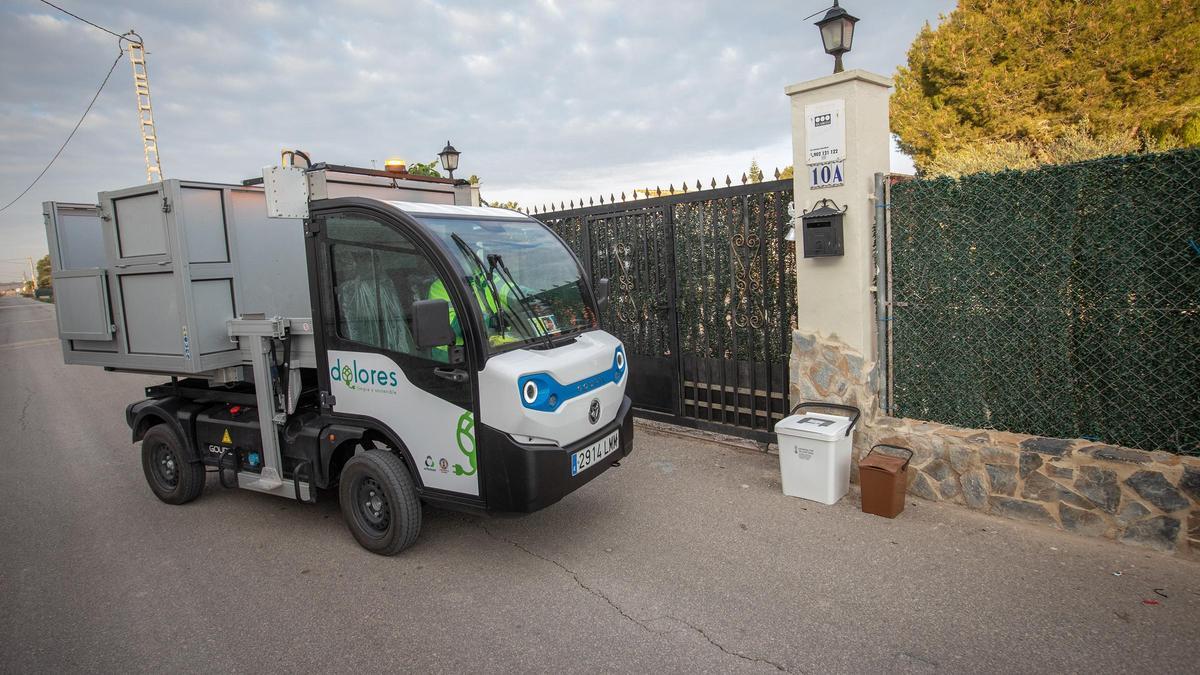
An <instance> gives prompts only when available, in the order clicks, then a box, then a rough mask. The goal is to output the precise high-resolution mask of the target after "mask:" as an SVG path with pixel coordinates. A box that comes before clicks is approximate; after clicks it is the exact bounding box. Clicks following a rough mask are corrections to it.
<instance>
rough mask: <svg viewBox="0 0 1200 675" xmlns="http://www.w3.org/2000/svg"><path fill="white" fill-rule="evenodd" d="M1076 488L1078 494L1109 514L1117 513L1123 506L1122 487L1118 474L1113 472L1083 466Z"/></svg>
mask: <svg viewBox="0 0 1200 675" xmlns="http://www.w3.org/2000/svg"><path fill="white" fill-rule="evenodd" d="M1074 486H1075V491H1076V492H1078V493H1079V494H1081V495H1083V496H1084V497H1087V498H1088V499H1089V500H1091V502H1092V503H1093V504H1095V505H1096V506H1099V507H1100V508H1102V509H1104V510H1105V511H1107V512H1108V513H1116V512H1117V507H1119V506H1120V505H1121V486H1120V485H1118V484H1117V474H1116V473H1115V472H1113V471H1109V470H1108V469H1100V468H1097V467H1094V466H1081V467H1079V475H1078V476H1077V477H1076V478H1075V484H1074Z"/></svg>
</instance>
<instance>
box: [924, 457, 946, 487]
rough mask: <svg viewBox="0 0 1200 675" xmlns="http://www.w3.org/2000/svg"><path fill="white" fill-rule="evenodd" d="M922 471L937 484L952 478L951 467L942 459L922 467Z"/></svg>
mask: <svg viewBox="0 0 1200 675" xmlns="http://www.w3.org/2000/svg"><path fill="white" fill-rule="evenodd" d="M921 471H924V472H925V473H927V474H929V477H930V478H932V479H933V480H934V481H935V482H938V483H940V482H942V481H944V480H946V478H948V477H949V476H950V465H949V464H947V463H945V462H943V461H942V460H940V459H935V460H933V461H932V462H930V463H928V464H926V465H925V466H923V467H921Z"/></svg>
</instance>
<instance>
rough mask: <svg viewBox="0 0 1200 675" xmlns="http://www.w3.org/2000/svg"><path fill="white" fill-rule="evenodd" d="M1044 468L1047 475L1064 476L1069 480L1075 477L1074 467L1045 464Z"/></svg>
mask: <svg viewBox="0 0 1200 675" xmlns="http://www.w3.org/2000/svg"><path fill="white" fill-rule="evenodd" d="M1044 470H1045V472H1046V473H1047V474H1048V475H1050V476H1053V477H1054V478H1066V479H1067V480H1070V479H1072V478H1074V477H1075V469H1072V468H1069V467H1065V466H1056V465H1054V464H1046V465H1045V469H1044Z"/></svg>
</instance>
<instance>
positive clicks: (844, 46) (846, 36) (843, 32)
mask: <svg viewBox="0 0 1200 675" xmlns="http://www.w3.org/2000/svg"><path fill="white" fill-rule="evenodd" d="M855 23H858V18H856V17H854V16H851V15H850V13H849V12H847V11H846V10H844V9H842V8H841V7H839V6H838V0H833V7H831V8H830V9H829V11H828V12H826V13H825V18H823V19H821V20H820V21H818V22H817V23H816V26H817V28H819V29H821V43H822V44H824V45H825V53H826V54H831V55H832V56H833V72H835V73H840V72H842V54H845V53H846V52H848V51H850V45H851V44H852V43H853V42H854V24H855Z"/></svg>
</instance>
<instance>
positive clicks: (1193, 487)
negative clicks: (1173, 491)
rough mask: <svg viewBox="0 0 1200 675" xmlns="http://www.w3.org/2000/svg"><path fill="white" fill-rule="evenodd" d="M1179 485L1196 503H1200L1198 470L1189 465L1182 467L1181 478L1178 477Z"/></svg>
mask: <svg viewBox="0 0 1200 675" xmlns="http://www.w3.org/2000/svg"><path fill="white" fill-rule="evenodd" d="M1179 487H1180V488H1182V489H1183V491H1184V492H1186V493H1188V494H1189V495H1191V497H1192V499H1193V500H1195V502H1196V503H1197V504H1200V471H1198V470H1196V469H1193V468H1192V467H1190V466H1185V467H1184V468H1183V478H1181V479H1179Z"/></svg>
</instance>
